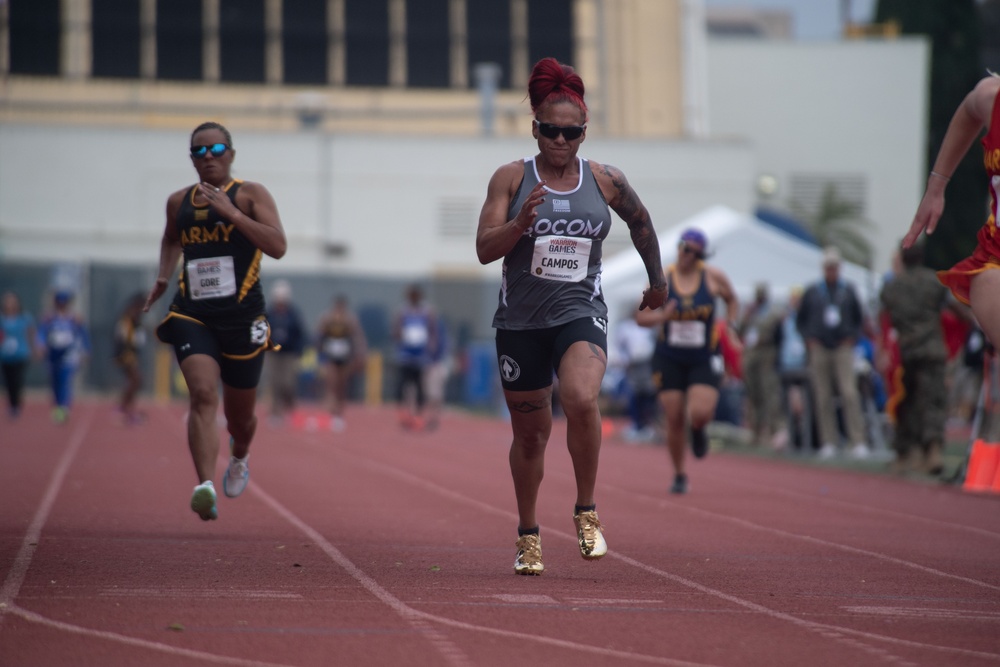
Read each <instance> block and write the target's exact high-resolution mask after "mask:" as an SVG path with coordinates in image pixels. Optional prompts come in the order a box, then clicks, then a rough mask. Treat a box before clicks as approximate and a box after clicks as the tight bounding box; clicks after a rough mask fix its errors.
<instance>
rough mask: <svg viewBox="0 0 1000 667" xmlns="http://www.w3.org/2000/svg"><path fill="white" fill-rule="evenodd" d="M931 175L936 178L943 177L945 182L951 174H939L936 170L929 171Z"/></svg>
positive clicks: (949, 178)
mask: <svg viewBox="0 0 1000 667" xmlns="http://www.w3.org/2000/svg"><path fill="white" fill-rule="evenodd" d="M931 176H937V177H938V178H943V179H944V181H945V183H947V182H948V181H950V180H951V176H945V175H944V174H939V173H938V172H936V171H931Z"/></svg>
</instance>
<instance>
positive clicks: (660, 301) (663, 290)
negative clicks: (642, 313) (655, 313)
mask: <svg viewBox="0 0 1000 667" xmlns="http://www.w3.org/2000/svg"><path fill="white" fill-rule="evenodd" d="M666 300H667V286H666V285H658V286H656V287H650V288H648V289H644V290H643V291H642V303H640V304H639V310H645V309H646V308H649V309H650V310H656V309H657V308H659V307H660V306H663V305H664V303H665V302H666ZM666 306H667V307H666V309H665V314H666V315H669V314H670V313H672V312H673V311H674V309H675V308H676V307H677V303H676V302H675V301H670V302H668V303H666Z"/></svg>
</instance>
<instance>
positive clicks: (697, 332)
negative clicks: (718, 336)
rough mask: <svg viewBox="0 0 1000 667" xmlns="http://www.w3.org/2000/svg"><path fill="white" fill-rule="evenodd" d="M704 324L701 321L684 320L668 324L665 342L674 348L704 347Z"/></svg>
mask: <svg viewBox="0 0 1000 667" xmlns="http://www.w3.org/2000/svg"><path fill="white" fill-rule="evenodd" d="M707 340H708V339H707V338H706V337H705V323H704V322H703V321H701V320H684V321H675V322H671V323H670V335H669V336H668V338H667V342H668V343H670V344H671V345H673V346H674V347H705V342H706V341H707Z"/></svg>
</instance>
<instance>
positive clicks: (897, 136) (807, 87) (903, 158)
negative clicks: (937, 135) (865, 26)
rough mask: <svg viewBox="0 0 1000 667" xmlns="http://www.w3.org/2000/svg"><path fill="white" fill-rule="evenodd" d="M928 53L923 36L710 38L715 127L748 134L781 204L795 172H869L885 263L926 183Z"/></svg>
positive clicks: (875, 235) (880, 266)
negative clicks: (812, 39)
mask: <svg viewBox="0 0 1000 667" xmlns="http://www.w3.org/2000/svg"><path fill="white" fill-rule="evenodd" d="M929 60H930V45H929V43H928V41H927V40H925V39H923V38H901V39H896V40H872V41H850V42H785V41H775V40H768V41H762V40H739V39H722V38H712V39H710V40H709V47H708V77H709V85H708V90H709V110H710V121H709V122H710V126H711V129H712V134H713V136H716V137H739V138H742V139H745V140H747V141H749V142H750V143H751V145H752V146H753V152H754V155H755V157H756V168H757V169H758V170H759V172H758V173H759V174H770V175H773V176H775V177H776V178H777V180H778V184H779V190H778V192H777V193H776V195H775V198H776V200H777V201H778V202H779V203H782V202H785V201H786V198H787V196H788V191H787V185H788V182H789V178H790V176H792V175H793V174H795V173H816V174H824V173H825V174H845V173H847V174H861V175H863V176H864V177H865V178H866V180H867V185H868V187H867V192H868V202H867V207H866V209H865V210H864V211H863V215H864V216H865V217H866V218H868V219H869V220H870V221H871V222H872V223H873V227H872V229H871V230H870V235H869V238H870V240H871V241H872V243H873V244H874V245H875V249H876V256H875V268H876V270H880V271H882V270H886V269H888V268H889V261H890V258H891V255H892V251H893V249H894V248H895V247H896V246H897V244H898V242H899V239H900V238H901V237H902V235H903V233H904V232H905V230H906V229H907V228H908V227H909V223H910V221H911V220H912V219H913V214H914V212H915V211H916V209H917V204H918V203H919V201H920V197H921V196H922V194H923V185H924V183H925V182H926V176H927V172H926V169H927V165H926V164H925V158H924V146H925V144H926V137H927V105H928V85H929Z"/></svg>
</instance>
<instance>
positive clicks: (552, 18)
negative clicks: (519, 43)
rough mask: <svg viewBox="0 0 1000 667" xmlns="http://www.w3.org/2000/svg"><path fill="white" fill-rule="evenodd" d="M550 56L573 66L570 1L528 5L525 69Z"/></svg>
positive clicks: (550, 0)
mask: <svg viewBox="0 0 1000 667" xmlns="http://www.w3.org/2000/svg"><path fill="white" fill-rule="evenodd" d="M550 56H551V57H552V58H555V59H556V60H558V61H559V62H561V63H567V64H572V63H573V2H572V0H544V2H539V1H538V0H534V1H532V2H528V62H529V66H530V65H534V64H535V63H536V62H538V61H539V60H541V59H542V58H547V57H550Z"/></svg>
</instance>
